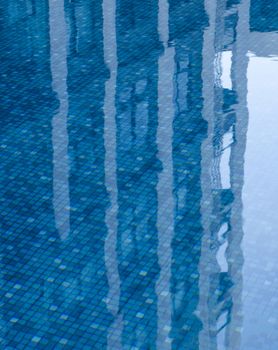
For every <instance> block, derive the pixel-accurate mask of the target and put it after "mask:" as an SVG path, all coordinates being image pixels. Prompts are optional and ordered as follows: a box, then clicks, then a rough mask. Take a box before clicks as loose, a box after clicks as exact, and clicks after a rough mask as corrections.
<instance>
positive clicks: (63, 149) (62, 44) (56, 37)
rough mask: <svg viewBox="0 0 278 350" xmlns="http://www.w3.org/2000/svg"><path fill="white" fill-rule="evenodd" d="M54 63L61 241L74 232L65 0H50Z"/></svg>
mask: <svg viewBox="0 0 278 350" xmlns="http://www.w3.org/2000/svg"><path fill="white" fill-rule="evenodd" d="M49 22H50V31H49V32H50V65H51V74H52V87H53V90H54V91H55V92H56V93H57V97H58V100H59V104H60V105H59V110H58V113H57V114H55V116H54V117H53V120H52V145H53V207H54V214H55V222H56V227H57V230H58V233H59V235H60V238H61V240H65V239H66V238H67V237H68V235H69V232H70V212H69V208H70V198H69V162H68V142H69V140H68V131H67V115H68V92H67V75H68V69H67V29H66V20H65V12H64V2H63V1H59V0H50V1H49Z"/></svg>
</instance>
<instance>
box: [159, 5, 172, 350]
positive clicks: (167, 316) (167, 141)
mask: <svg viewBox="0 0 278 350" xmlns="http://www.w3.org/2000/svg"><path fill="white" fill-rule="evenodd" d="M168 11H169V6H168V2H167V0H160V1H159V34H160V39H161V41H162V42H163V44H164V49H165V51H164V54H163V56H161V57H160V59H159V62H158V70H159V71H158V130H157V145H158V157H159V159H160V161H161V162H162V166H163V171H162V172H161V174H160V175H159V180H158V184H157V195H158V213H157V229H158V252H157V254H158V262H159V265H160V276H159V279H158V281H157V285H156V293H157V299H158V300H157V349H160V350H164V349H171V340H170V338H169V331H170V329H171V310H172V303H171V292H170V282H171V259H172V250H171V242H172V238H173V233H174V199H173V193H172V188H173V158H172V139H173V116H174V106H173V94H174V92H173V76H174V48H173V47H168V37H169V28H168V16H169V14H168Z"/></svg>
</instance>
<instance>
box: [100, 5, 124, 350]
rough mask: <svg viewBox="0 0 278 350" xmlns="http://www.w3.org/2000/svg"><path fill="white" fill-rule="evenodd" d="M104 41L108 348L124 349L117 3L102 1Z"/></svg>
mask: <svg viewBox="0 0 278 350" xmlns="http://www.w3.org/2000/svg"><path fill="white" fill-rule="evenodd" d="M103 40H104V58H105V62H106V64H107V65H108V68H109V70H110V78H109V80H108V81H107V82H106V84H105V100H104V115H105V121H104V142H105V183H106V188H107V191H108V192H109V195H110V207H109V208H108V209H107V211H106V217H105V222H106V225H107V228H108V235H107V238H106V240H105V264H106V271H107V279H108V284H109V293H108V296H107V307H108V309H109V311H110V312H111V313H112V314H113V316H114V317H115V320H114V322H113V324H112V325H111V327H110V329H109V332H108V337H107V349H108V350H109V349H111V350H112V349H118V350H121V348H122V345H121V334H122V329H123V324H122V322H123V321H122V316H121V315H120V314H118V312H119V300H120V276H119V272H118V261H117V249H116V248H117V227H118V221H117V214H118V202H117V201H118V190H117V172H116V167H117V165H116V118H115V117H116V108H115V95H116V80H117V67H118V62H117V42H116V3H115V0H103Z"/></svg>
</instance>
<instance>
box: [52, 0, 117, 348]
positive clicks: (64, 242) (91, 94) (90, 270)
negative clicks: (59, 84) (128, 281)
mask: <svg viewBox="0 0 278 350" xmlns="http://www.w3.org/2000/svg"><path fill="white" fill-rule="evenodd" d="M65 15H66V18H67V23H68V28H67V33H68V38H69V45H68V46H69V52H68V55H67V61H66V62H64V64H66V65H67V71H68V75H67V77H66V78H67V80H66V82H67V86H66V90H67V95H66V97H67V99H68V116H66V117H67V120H66V125H67V132H68V136H67V137H68V150H67V153H68V158H69V176H68V184H69V185H68V186H69V201H70V208H67V210H70V214H69V227H70V230H69V233H68V235H67V236H66V237H64V236H61V241H59V243H58V244H57V247H56V250H55V260H54V266H53V271H52V272H51V274H50V277H49V278H48V280H47V282H49V283H47V287H46V289H47V298H48V300H49V302H50V303H51V304H52V305H55V307H54V308H55V309H54V310H50V311H52V312H50V315H49V316H50V317H49V330H50V333H51V334H52V333H54V332H59V335H60V337H61V338H63V339H65V341H66V342H67V344H68V346H70V348H74V349H77V348H80V349H82V348H86V347H90V348H94V347H95V344H96V343H97V344H98V347H99V348H105V347H106V343H107V330H108V327H109V325H110V324H111V322H112V317H111V315H110V314H109V312H108V310H107V307H106V303H105V298H106V296H107V292H108V285H107V278H106V270H105V263H104V241H105V237H106V235H107V228H106V225H105V210H106V207H107V205H108V196H107V192H106V188H105V183H104V155H105V152H104V140H103V133H104V115H103V103H104V87H105V81H106V79H107V78H108V71H107V69H106V67H105V64H104V57H103V37H102V35H103V34H102V33H103V29H102V3H101V1H96V2H94V3H93V4H91V3H90V4H89V2H88V1H76V2H66V7H65ZM104 324H105V325H104ZM48 343H49V344H56V343H57V339H56V337H55V335H54V336H52V335H51V336H49V337H48Z"/></svg>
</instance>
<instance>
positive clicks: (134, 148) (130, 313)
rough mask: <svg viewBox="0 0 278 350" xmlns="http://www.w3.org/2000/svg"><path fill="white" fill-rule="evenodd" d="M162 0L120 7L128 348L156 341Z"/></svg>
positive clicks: (122, 260) (122, 249) (121, 227)
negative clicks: (159, 19) (159, 3)
mask: <svg viewBox="0 0 278 350" xmlns="http://www.w3.org/2000/svg"><path fill="white" fill-rule="evenodd" d="M157 11H158V8H157V2H155V1H151V2H147V3H145V4H144V6H142V3H141V2H140V1H137V0H132V1H130V0H128V1H127V0H121V1H119V3H118V6H117V22H116V25H117V55H118V74H117V90H116V126H117V187H118V210H119V211H118V247H117V249H118V261H119V275H120V280H121V296H120V310H119V312H120V313H121V314H122V315H123V332H122V345H123V348H124V349H131V348H133V347H134V348H136V349H149V348H153V344H154V343H155V340H156V299H157V298H156V295H155V282H156V280H157V277H158V262H157V228H156V219H157V216H156V212H157V194H156V184H157V181H158V171H159V169H160V164H159V162H158V160H157V146H156V129H157V70H158V56H159V53H160V50H161V46H160V43H159V41H158V33H157Z"/></svg>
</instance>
